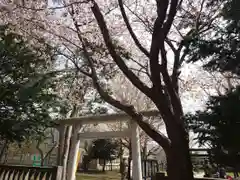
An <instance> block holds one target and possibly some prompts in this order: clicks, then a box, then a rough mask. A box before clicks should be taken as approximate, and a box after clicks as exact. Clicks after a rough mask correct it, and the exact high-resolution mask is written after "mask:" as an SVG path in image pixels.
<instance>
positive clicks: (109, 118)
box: [58, 110, 159, 180]
mask: <svg viewBox="0 0 240 180" xmlns="http://www.w3.org/2000/svg"><path fill="white" fill-rule="evenodd" d="M140 113H141V114H142V115H143V116H145V117H151V116H157V115H159V112H158V111H155V110H153V111H142V112H140ZM128 120H131V117H130V116H128V115H127V114H125V113H118V114H109V115H99V116H83V117H77V118H68V119H63V120H60V121H59V124H60V126H59V148H60V151H59V154H58V156H59V157H62V156H63V152H62V151H61V149H62V148H61V147H63V144H64V127H65V126H72V127H73V129H72V131H73V135H72V137H71V147H70V153H69V154H70V156H69V162H70V166H69V171H68V172H70V173H69V174H68V180H75V173H76V168H77V167H76V166H77V165H76V164H77V157H78V151H79V146H80V139H93V138H98V139H99V138H102V139H104V138H121V137H129V138H131V142H132V162H133V169H132V177H133V180H142V166H141V150H140V139H139V130H138V125H137V123H136V122H134V121H132V120H131V123H130V124H131V127H130V128H129V129H126V130H123V131H105V132H84V133H81V132H79V131H80V128H81V127H82V125H84V124H98V123H114V122H116V121H128Z"/></svg>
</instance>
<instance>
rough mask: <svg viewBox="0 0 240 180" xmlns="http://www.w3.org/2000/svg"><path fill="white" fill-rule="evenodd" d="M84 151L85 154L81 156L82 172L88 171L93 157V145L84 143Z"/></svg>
mask: <svg viewBox="0 0 240 180" xmlns="http://www.w3.org/2000/svg"><path fill="white" fill-rule="evenodd" d="M84 150H85V153H86V154H84V156H83V170H84V171H88V168H89V163H90V162H91V160H92V157H93V144H92V143H89V142H88V141H85V142H84Z"/></svg>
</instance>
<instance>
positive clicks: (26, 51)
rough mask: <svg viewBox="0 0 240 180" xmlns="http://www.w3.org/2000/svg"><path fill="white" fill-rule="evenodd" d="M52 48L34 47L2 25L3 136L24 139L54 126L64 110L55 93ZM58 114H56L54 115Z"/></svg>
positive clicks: (0, 86)
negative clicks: (47, 71) (50, 68)
mask: <svg viewBox="0 0 240 180" xmlns="http://www.w3.org/2000/svg"><path fill="white" fill-rule="evenodd" d="M53 60H54V54H53V52H51V49H48V48H47V47H46V48H42V49H41V48H40V47H39V48H38V47H33V46H31V45H30V44H29V43H28V42H27V41H25V40H24V39H23V38H22V37H21V36H20V35H18V34H15V33H12V32H11V30H10V29H9V28H8V27H7V26H0V137H1V139H2V140H7V141H8V142H14V141H15V142H16V141H17V142H21V141H23V140H25V139H27V138H29V137H30V136H32V137H33V136H35V135H38V136H39V135H41V134H43V133H44V130H45V129H46V128H47V127H52V126H53V125H54V124H55V122H54V119H55V118H56V117H57V115H58V114H59V113H61V112H62V110H63V109H64V106H62V105H63V104H62V103H61V101H60V99H59V98H58V96H57V94H56V93H54V88H55V85H54V81H53V80H52V79H51V78H50V77H52V74H48V73H45V72H46V71H45V70H46V69H49V66H50V63H51V62H52V61H53ZM53 116H54V117H53Z"/></svg>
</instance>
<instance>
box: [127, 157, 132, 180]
mask: <svg viewBox="0 0 240 180" xmlns="http://www.w3.org/2000/svg"><path fill="white" fill-rule="evenodd" d="M131 162H132V153H131V154H129V157H128V172H127V179H128V180H131Z"/></svg>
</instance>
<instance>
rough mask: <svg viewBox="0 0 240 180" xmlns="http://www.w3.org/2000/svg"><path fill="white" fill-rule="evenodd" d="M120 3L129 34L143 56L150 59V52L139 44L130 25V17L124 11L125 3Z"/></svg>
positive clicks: (119, 0) (119, 1)
mask: <svg viewBox="0 0 240 180" xmlns="http://www.w3.org/2000/svg"><path fill="white" fill-rule="evenodd" d="M118 3H119V7H120V10H121V13H122V16H123V20H124V22H125V24H126V26H127V29H128V31H129V33H130V34H131V37H132V38H133V40H134V42H135V44H136V46H137V47H138V48H139V49H140V50H141V51H142V52H143V54H145V55H146V56H147V57H150V54H149V52H148V51H147V50H146V49H145V48H144V47H143V46H142V45H141V43H140V42H139V40H138V38H137V36H136V34H135V33H134V32H133V29H132V27H131V25H130V23H129V20H128V17H127V15H126V12H125V10H124V6H123V2H122V0H118Z"/></svg>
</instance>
